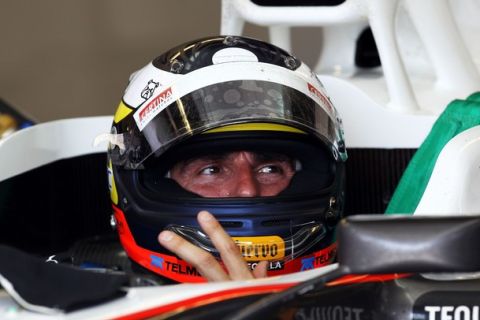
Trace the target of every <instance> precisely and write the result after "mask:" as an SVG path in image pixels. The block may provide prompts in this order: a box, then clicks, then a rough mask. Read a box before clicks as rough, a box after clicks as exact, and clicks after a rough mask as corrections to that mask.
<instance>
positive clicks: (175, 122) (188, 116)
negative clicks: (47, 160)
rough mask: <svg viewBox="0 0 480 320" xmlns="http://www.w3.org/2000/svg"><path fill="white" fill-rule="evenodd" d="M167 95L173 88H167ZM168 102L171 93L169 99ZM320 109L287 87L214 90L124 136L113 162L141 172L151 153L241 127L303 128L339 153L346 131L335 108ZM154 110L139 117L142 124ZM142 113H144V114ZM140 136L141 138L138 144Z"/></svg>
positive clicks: (246, 84) (246, 83) (243, 84)
mask: <svg viewBox="0 0 480 320" xmlns="http://www.w3.org/2000/svg"><path fill="white" fill-rule="evenodd" d="M167 90H168V89H167ZM167 98H168V92H167V91H166V93H165V96H164V99H167ZM325 104H326V106H321V105H319V104H318V103H317V102H316V101H315V100H314V99H312V98H311V97H310V96H309V93H308V90H307V89H306V90H305V92H302V91H299V90H296V89H293V88H291V87H288V86H285V85H283V84H279V83H275V82H269V81H263V80H262V81H259V80H235V81H227V82H221V83H216V84H213V85H209V86H206V87H203V88H200V89H197V90H195V91H193V92H190V93H188V94H186V95H184V96H183V97H181V98H178V99H176V100H174V101H172V102H171V103H170V104H168V105H167V106H166V107H165V108H163V109H162V110H161V111H160V112H158V113H157V114H156V115H155V116H154V117H153V118H151V120H148V122H147V123H142V124H141V125H138V127H136V128H135V130H139V129H138V128H141V129H142V130H141V134H140V132H138V131H137V132H132V131H130V136H128V134H127V136H124V141H125V149H124V150H120V152H119V153H118V154H119V157H118V158H117V159H115V157H113V158H112V161H114V162H117V163H116V164H117V165H123V166H125V167H127V168H137V167H138V166H139V165H140V164H141V163H142V162H143V161H144V160H145V159H147V158H148V157H150V156H151V155H152V154H155V156H160V155H161V154H163V152H165V151H166V150H167V149H168V148H170V147H171V146H173V145H175V144H177V143H179V142H181V141H182V140H184V139H186V138H188V137H190V136H192V135H196V134H200V133H202V132H205V131H208V130H210V129H213V128H217V127H222V126H226V125H231V124H242V123H256V122H257V123H258V122H262V123H265V122H266V123H277V124H284V125H287V126H290V127H294V128H297V129H300V130H302V131H304V132H306V133H309V134H313V135H314V136H316V137H317V138H319V139H321V140H322V141H323V142H324V143H325V144H326V145H327V146H329V147H330V148H331V149H332V152H333V153H334V156H335V157H337V155H338V154H339V152H338V151H339V150H338V146H340V145H343V143H342V138H341V128H339V126H338V125H337V121H336V119H335V118H334V114H335V113H334V111H333V110H328V111H327V109H328V107H329V106H330V104H329V102H328V101H326V103H325ZM149 111H150V109H149V108H145V107H143V108H142V109H141V110H140V109H139V110H138V111H137V112H136V120H137V124H139V121H142V117H143V116H144V113H145V112H149ZM142 112H143V114H142ZM138 137H140V139H138Z"/></svg>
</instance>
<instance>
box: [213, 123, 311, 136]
mask: <svg viewBox="0 0 480 320" xmlns="http://www.w3.org/2000/svg"><path fill="white" fill-rule="evenodd" d="M235 131H281V132H293V133H301V134H306V132H305V131H303V130H300V129H297V128H294V127H290V126H287V125H284V124H277V123H264V122H259V123H238V124H231V125H228V126H223V127H218V128H214V129H210V130H208V131H206V132H204V133H218V132H235Z"/></svg>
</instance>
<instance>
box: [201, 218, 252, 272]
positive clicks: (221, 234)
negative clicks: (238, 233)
mask: <svg viewBox="0 0 480 320" xmlns="http://www.w3.org/2000/svg"><path fill="white" fill-rule="evenodd" d="M198 222H199V223H200V226H201V227H202V229H203V231H205V233H206V234H207V235H208V237H209V238H210V239H211V240H212V242H213V245H214V246H215V248H217V250H218V251H219V252H220V256H221V257H222V261H223V263H224V265H225V267H226V268H227V270H228V274H229V276H230V278H231V279H232V280H246V279H253V275H252V273H251V272H250V269H249V268H248V266H247V263H246V261H245V260H244V259H243V257H242V254H241V253H240V249H239V248H238V246H237V245H236V244H235V242H234V241H233V240H232V238H230V236H229V235H228V234H227V233H226V232H225V230H224V229H223V227H222V226H221V225H220V223H218V221H217V219H215V218H214V217H213V215H211V214H210V213H209V212H207V211H200V212H199V213H198Z"/></svg>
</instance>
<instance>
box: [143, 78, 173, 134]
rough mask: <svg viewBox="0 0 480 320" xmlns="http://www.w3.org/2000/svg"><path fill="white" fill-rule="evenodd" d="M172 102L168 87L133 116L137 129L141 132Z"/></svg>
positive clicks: (170, 89)
mask: <svg viewBox="0 0 480 320" xmlns="http://www.w3.org/2000/svg"><path fill="white" fill-rule="evenodd" d="M172 100H173V99H172V87H168V88H167V89H165V90H163V91H162V92H160V94H159V95H157V96H156V97H155V98H153V100H152V101H150V102H149V103H148V104H146V105H145V106H144V107H142V108H140V109H139V110H138V112H137V113H135V115H134V117H135V120H136V122H137V125H138V127H139V129H140V130H142V129H143V128H144V127H145V126H146V125H147V124H148V123H149V122H150V120H152V119H153V118H154V117H155V116H156V115H157V114H158V113H159V112H160V111H162V110H163V107H164V106H166V105H168V104H170V103H171V102H172Z"/></svg>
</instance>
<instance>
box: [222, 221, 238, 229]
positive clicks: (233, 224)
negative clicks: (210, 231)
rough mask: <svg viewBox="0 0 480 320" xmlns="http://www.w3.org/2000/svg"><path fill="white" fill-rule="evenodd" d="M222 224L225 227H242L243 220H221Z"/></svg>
mask: <svg viewBox="0 0 480 320" xmlns="http://www.w3.org/2000/svg"><path fill="white" fill-rule="evenodd" d="M220 224H221V225H222V227H224V228H241V227H243V222H242V221H220Z"/></svg>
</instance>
